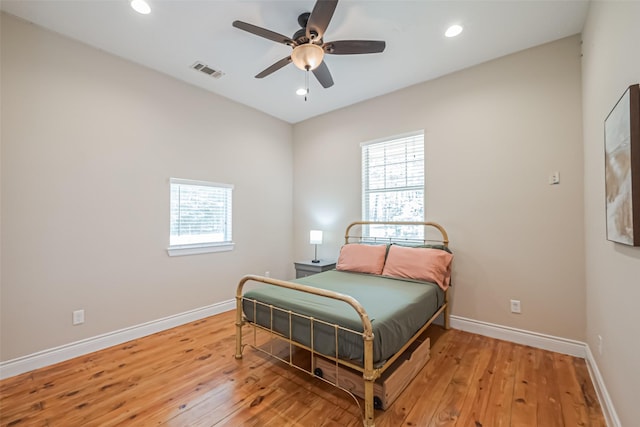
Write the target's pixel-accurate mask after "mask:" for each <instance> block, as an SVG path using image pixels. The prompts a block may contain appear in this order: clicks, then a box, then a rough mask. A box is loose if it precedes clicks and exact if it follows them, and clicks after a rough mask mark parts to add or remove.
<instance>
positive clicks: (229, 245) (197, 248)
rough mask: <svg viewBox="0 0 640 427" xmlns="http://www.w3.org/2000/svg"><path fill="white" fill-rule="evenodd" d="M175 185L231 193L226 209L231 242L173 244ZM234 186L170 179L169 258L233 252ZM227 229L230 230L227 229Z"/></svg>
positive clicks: (227, 232)
mask: <svg viewBox="0 0 640 427" xmlns="http://www.w3.org/2000/svg"><path fill="white" fill-rule="evenodd" d="M174 185H188V186H196V187H213V188H217V189H225V190H228V191H229V194H228V195H227V196H226V197H227V198H228V203H227V204H226V206H225V209H224V216H225V224H226V225H225V233H224V234H225V235H228V236H229V240H224V241H211V242H199V243H182V244H171V236H172V235H171V228H172V220H171V207H172V205H173V191H172V190H173V186H174ZM232 216H233V185H232V184H223V183H218V182H210V181H197V180H191V179H182V178H169V247H168V248H167V254H168V255H169V256H183V255H196V254H204V253H212V252H227V251H232V250H233V249H234V247H235V243H234V242H233V220H232ZM227 227H228V228H229V229H227Z"/></svg>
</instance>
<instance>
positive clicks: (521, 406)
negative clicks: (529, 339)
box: [511, 347, 539, 427]
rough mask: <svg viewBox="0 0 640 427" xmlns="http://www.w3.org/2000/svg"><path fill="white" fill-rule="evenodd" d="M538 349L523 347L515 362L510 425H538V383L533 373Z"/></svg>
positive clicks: (524, 426)
mask: <svg viewBox="0 0 640 427" xmlns="http://www.w3.org/2000/svg"><path fill="white" fill-rule="evenodd" d="M538 353H539V352H538V350H536V349H534V348H531V347H524V348H523V351H522V354H521V356H520V357H519V358H518V360H517V362H516V373H515V374H516V376H515V379H514V387H513V403H512V405H511V426H512V427H528V426H535V425H538V419H537V410H538V383H537V378H536V373H535V367H536V365H537V357H538Z"/></svg>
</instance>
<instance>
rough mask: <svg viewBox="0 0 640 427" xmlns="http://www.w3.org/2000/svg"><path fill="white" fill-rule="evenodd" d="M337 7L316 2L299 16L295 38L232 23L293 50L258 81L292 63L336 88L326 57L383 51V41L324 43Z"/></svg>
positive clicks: (332, 0) (328, 0)
mask: <svg viewBox="0 0 640 427" xmlns="http://www.w3.org/2000/svg"><path fill="white" fill-rule="evenodd" d="M337 5H338V0H317V1H316V4H315V6H314V7H313V11H311V13H309V12H306V13H303V14H302V15H300V16H298V24H299V25H300V27H302V28H300V29H299V30H298V31H296V33H295V34H294V35H293V36H292V37H287V36H284V35H282V34H278V33H276V32H274V31H271V30H267V29H265V28H261V27H258V26H256V25H252V24H248V23H246V22H242V21H233V26H234V27H236V28H239V29H241V30H244V31H248V32H250V33H251V34H255V35H257V36H260V37H264V38H265V39H269V40H272V41H275V42H278V43H282V44H286V45H288V46H291V47H292V48H293V51H292V52H291V55H289V56H287V57H285V58H282V59H281V60H279V61H278V62H276V63H275V64H273V65H271V66H269V67H267V68H265V69H264V70H262V71H261V72H260V73H258V74H257V75H256V78H257V79H261V78H263V77H266V76H268V75H269V74H271V73H273V72H274V71H277V70H279V69H280V68H282V67H284V66H285V65H288V64H289V63H291V62H293V63H294V64H295V66H296V67H298V68H300V69H301V70H304V71H312V72H313V74H314V75H315V76H316V78H317V79H318V81H319V82H320V84H321V85H322V87H324V88H328V87H331V86H333V78H332V77H331V73H330V72H329V68H328V67H327V64H326V63H325V62H324V60H323V59H324V55H325V54H331V55H354V54H363V53H380V52H382V51H384V48H385V42H384V41H374V40H340V41H334V42H325V41H324V40H323V37H324V32H325V30H326V29H327V27H328V26H329V22H330V21H331V17H332V16H333V12H334V11H335V9H336V6H337Z"/></svg>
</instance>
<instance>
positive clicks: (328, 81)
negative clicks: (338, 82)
mask: <svg viewBox="0 0 640 427" xmlns="http://www.w3.org/2000/svg"><path fill="white" fill-rule="evenodd" d="M313 75H314V76H316V79H318V81H319V82H320V84H321V85H322V87H323V88H325V89H326V88H328V87H331V86H333V77H331V72H330V71H329V67H327V64H325V62H324V61H322V62H321V63H320V65H319V66H318V68H316V69H315V70H313Z"/></svg>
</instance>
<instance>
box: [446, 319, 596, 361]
mask: <svg viewBox="0 0 640 427" xmlns="http://www.w3.org/2000/svg"><path fill="white" fill-rule="evenodd" d="M451 327H452V328H454V329H460V330H462V331H467V332H473V333H474V334H478V335H484V336H487V337H491V338H497V339H500V340H505V341H511V342H514V343H517V344H524V345H529V346H531V347H536V348H541V349H543V350H549V351H555V352H556V353H562V354H568V355H571V356H576V357H581V358H583V359H584V358H585V357H586V355H587V353H586V344H585V343H583V342H580V341H574V340H570V339H566V338H560V337H554V336H552V335H545V334H539V333H537V332H531V331H525V330H523V329H516V328H511V327H508V326H502V325H496V324H493V323H487V322H481V321H479V320H473V319H467V318H465V317H459V316H451Z"/></svg>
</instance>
